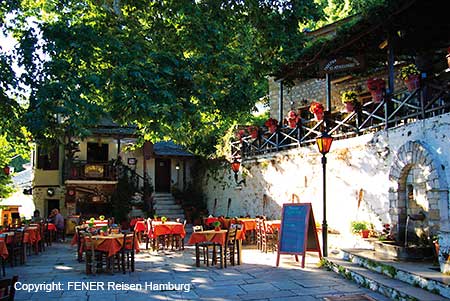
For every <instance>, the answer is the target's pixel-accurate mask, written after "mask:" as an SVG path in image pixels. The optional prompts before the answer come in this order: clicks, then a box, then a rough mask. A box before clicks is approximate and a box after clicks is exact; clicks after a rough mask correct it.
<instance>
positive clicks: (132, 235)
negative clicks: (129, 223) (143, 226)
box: [120, 231, 136, 274]
mask: <svg viewBox="0 0 450 301" xmlns="http://www.w3.org/2000/svg"><path fill="white" fill-rule="evenodd" d="M135 241H136V232H135V231H125V232H124V235H123V245H122V248H121V250H120V257H121V265H122V272H123V273H124V274H125V273H126V270H127V269H128V270H130V271H131V272H134V252H135V243H134V242H135ZM125 263H126V267H125Z"/></svg>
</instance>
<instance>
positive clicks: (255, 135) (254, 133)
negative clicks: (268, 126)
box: [247, 125, 258, 139]
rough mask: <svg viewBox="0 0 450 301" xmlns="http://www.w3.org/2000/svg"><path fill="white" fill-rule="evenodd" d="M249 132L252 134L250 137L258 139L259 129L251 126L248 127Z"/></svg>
mask: <svg viewBox="0 0 450 301" xmlns="http://www.w3.org/2000/svg"><path fill="white" fill-rule="evenodd" d="M247 131H248V132H249V133H250V137H251V138H252V139H256V138H258V127H256V126H254V125H251V126H249V127H247Z"/></svg>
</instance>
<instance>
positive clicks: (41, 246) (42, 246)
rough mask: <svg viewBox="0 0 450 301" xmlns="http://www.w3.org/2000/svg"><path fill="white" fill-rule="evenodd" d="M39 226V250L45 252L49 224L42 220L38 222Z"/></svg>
mask: <svg viewBox="0 0 450 301" xmlns="http://www.w3.org/2000/svg"><path fill="white" fill-rule="evenodd" d="M38 227H39V235H40V236H41V239H40V240H39V241H38V245H37V247H38V252H44V251H45V238H44V237H45V231H48V229H47V227H48V224H46V223H44V222H40V223H39V224H38Z"/></svg>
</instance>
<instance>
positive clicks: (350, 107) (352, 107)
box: [344, 102, 355, 113]
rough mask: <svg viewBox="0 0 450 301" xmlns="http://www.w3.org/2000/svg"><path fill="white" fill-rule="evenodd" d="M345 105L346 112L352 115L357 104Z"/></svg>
mask: <svg viewBox="0 0 450 301" xmlns="http://www.w3.org/2000/svg"><path fill="white" fill-rule="evenodd" d="M344 105H345V110H346V111H347V112H348V113H350V112H353V111H354V110H355V104H354V103H353V102H346V103H344Z"/></svg>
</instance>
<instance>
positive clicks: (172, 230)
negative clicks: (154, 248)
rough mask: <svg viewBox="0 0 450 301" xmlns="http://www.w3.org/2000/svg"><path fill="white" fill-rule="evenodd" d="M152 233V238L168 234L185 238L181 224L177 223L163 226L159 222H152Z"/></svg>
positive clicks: (184, 231)
mask: <svg viewBox="0 0 450 301" xmlns="http://www.w3.org/2000/svg"><path fill="white" fill-rule="evenodd" d="M152 233H153V235H154V236H160V235H169V234H179V235H180V236H181V237H183V238H184V237H185V236H186V230H185V229H184V225H183V224H182V223H177V222H165V223H164V224H163V223H162V222H160V221H153V222H152Z"/></svg>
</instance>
